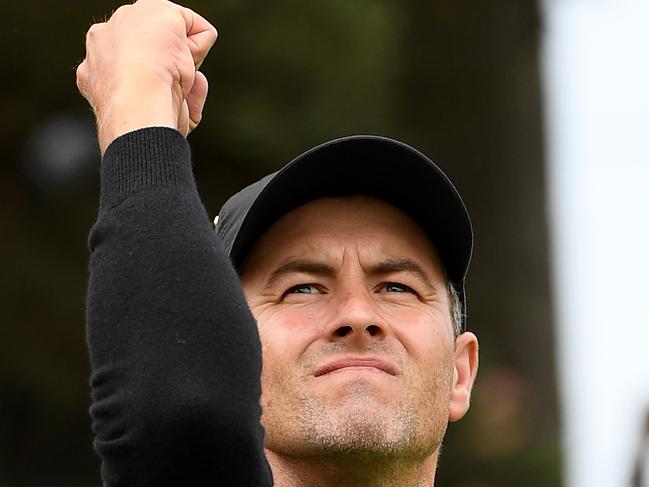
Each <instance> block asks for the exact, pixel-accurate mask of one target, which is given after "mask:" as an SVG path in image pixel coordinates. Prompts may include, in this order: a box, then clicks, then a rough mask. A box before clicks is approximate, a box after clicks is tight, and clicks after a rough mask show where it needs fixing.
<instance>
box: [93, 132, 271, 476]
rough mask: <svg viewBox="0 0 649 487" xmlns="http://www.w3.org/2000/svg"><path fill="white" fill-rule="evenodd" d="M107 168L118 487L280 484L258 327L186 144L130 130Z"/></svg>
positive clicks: (103, 429) (100, 293) (101, 325)
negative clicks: (265, 427) (266, 440)
mask: <svg viewBox="0 0 649 487" xmlns="http://www.w3.org/2000/svg"><path fill="white" fill-rule="evenodd" d="M101 172H102V182H101V202H100V212H99V217H98V220H97V223H96V225H95V226H94V228H93V230H92V234H91V237H90V249H91V258H90V283H89V290H88V311H87V312H88V316H87V318H88V341H89V347H90V352H91V362H92V369H93V375H92V397H93V404H92V407H91V414H92V417H93V428H94V431H95V434H96V441H95V444H96V448H97V451H98V452H99V454H100V455H101V457H102V460H103V468H102V470H103V475H104V481H105V483H106V485H138V486H147V485H157V486H160V485H192V484H205V483H207V482H209V481H212V482H215V483H218V482H219V481H223V479H227V480H228V484H229V485H264V484H269V482H270V480H269V479H270V474H269V473H268V470H267V466H266V462H265V459H264V458H263V438H262V431H261V426H260V425H259V417H260V410H259V395H260V384H259V381H260V379H259V376H260V367H261V358H260V349H259V348H260V347H259V338H258V335H257V330H256V325H255V323H254V320H253V318H252V316H251V314H250V312H249V310H248V307H247V305H246V302H245V299H244V296H243V294H242V291H241V287H240V285H239V281H238V278H237V276H236V274H235V272H234V270H233V269H232V267H231V265H230V263H229V259H228V257H227V256H226V255H225V253H224V252H223V250H222V248H221V246H220V242H219V241H218V239H217V238H216V236H215V235H214V233H213V231H212V229H211V225H210V223H209V220H208V218H207V215H206V213H205V211H204V208H203V206H202V204H201V202H200V199H199V196H198V193H197V191H196V187H195V183H194V180H193V176H192V171H191V162H190V156H189V148H188V146H187V144H186V141H185V140H184V138H183V137H182V136H181V135H180V134H179V133H178V132H176V131H173V130H171V129H164V128H156V129H145V130H141V131H137V132H133V133H130V134H127V135H125V136H123V137H121V138H119V139H117V140H116V141H115V142H114V143H113V144H112V145H111V147H110V148H109V149H108V151H107V152H106V155H105V158H104V161H103V163H102V171H101Z"/></svg>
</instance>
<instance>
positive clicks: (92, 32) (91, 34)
mask: <svg viewBox="0 0 649 487" xmlns="http://www.w3.org/2000/svg"><path fill="white" fill-rule="evenodd" d="M103 25H104V24H92V25H91V26H90V28H89V29H88V32H86V44H89V43H91V42H93V41H94V40H95V39H96V38H97V36H98V35H99V33H100V32H101V30H102V26H103Z"/></svg>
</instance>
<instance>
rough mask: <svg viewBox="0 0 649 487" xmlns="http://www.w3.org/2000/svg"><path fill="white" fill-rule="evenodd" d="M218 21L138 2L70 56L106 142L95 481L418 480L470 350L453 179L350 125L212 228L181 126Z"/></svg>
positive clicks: (202, 94) (465, 240) (462, 401)
mask: <svg viewBox="0 0 649 487" xmlns="http://www.w3.org/2000/svg"><path fill="white" fill-rule="evenodd" d="M215 39H216V31H215V30H214V28H213V27H212V26H211V25H210V24H209V23H208V22H207V21H206V20H205V19H203V18H201V17H200V16H198V15H197V14H195V13H194V12H192V11H191V10H188V9H186V8H183V7H180V6H178V5H175V4H172V3H170V2H167V1H165V0H140V1H138V2H137V3H135V4H133V5H130V6H126V7H121V8H120V9H118V10H117V11H116V12H115V13H114V14H113V16H112V17H111V19H110V20H109V21H108V22H106V23H103V24H96V25H94V26H92V27H91V29H90V30H89V32H88V37H87V44H86V45H87V53H86V59H85V60H84V62H83V63H82V64H81V65H80V66H79V68H78V70H77V83H78V86H79V88H80V90H81V92H82V93H83V94H84V96H85V97H86V98H87V99H88V101H89V102H90V104H91V105H92V107H93V109H94V110H95V113H96V116H97V130H98V136H99V143H100V149H101V152H102V154H103V161H102V168H101V173H102V177H101V197H100V211H99V216H98V220H97V223H96V225H95V226H94V228H93V231H92V234H91V237H90V248H91V252H92V255H91V261H90V284H89V292H88V340H89V345H90V351H91V361H92V367H93V376H92V396H93V404H92V407H91V414H92V417H93V421H94V422H93V428H94V431H95V435H96V440H95V447H96V449H97V451H98V452H99V454H100V455H101V457H102V475H103V479H104V483H105V485H108V486H113V485H114V486H118V485H119V486H121V485H134V486H147V485H157V486H160V485H234V486H245V485H251V486H261V485H276V486H297V485H300V486H302V485H304V486H329V485H337V486H347V485H349V486H352V485H353V486H359V485H364V486H386V485H395V486H423V485H426V486H430V485H432V484H433V483H434V478H435V471H436V465H437V459H438V456H439V452H440V446H441V442H442V438H443V436H444V433H445V430H446V426H447V423H448V421H449V420H451V421H455V420H458V419H460V418H461V417H462V416H463V415H464V414H465V413H466V411H467V409H468V406H469V397H470V392H471V388H472V385H473V381H474V379H475V375H476V372H477V366H478V345H477V339H476V338H475V336H474V335H473V334H472V333H470V332H466V331H465V329H464V322H463V319H464V317H463V306H464V291H463V285H464V277H465V273H466V269H467V266H468V262H469V258H470V253H471V245H472V237H471V228H470V223H469V220H468V215H467V214H466V210H465V208H464V206H463V204H462V202H461V200H460V198H459V195H458V194H457V192H456V191H455V189H454V188H453V187H452V185H451V183H450V182H449V181H448V180H447V179H446V177H445V176H444V175H443V173H442V172H441V171H440V170H439V169H438V168H437V167H436V166H435V165H434V164H432V163H431V162H430V161H429V160H428V159H427V158H426V157H425V156H423V155H422V154H421V153H419V152H417V151H415V150H414V149H412V148H410V147H408V146H406V145H404V144H401V143H398V142H395V141H392V140H389V139H384V138H380V137H350V138H345V139H339V140H336V141H332V142H330V143H327V144H323V145H322V146H319V147H317V148H314V149H312V150H311V151H308V152H306V153H305V154H303V155H302V156H300V157H298V158H297V159H295V160H293V161H292V162H291V163H289V164H288V165H287V166H285V167H284V168H283V169H282V170H281V171H280V172H278V173H276V174H273V175H270V176H267V177H266V178H264V179H262V180H261V181H259V182H258V183H255V184H254V185H251V186H249V187H248V188H245V189H244V190H242V191H241V192H239V193H237V194H236V195H235V196H234V197H232V198H231V199H230V200H229V201H228V202H227V203H226V205H225V206H224V208H223V209H222V211H221V212H220V216H219V218H218V222H217V232H218V235H219V237H220V238H216V237H215V236H214V234H213V233H212V232H213V230H212V229H211V226H210V225H209V223H208V220H207V217H206V214H205V211H204V209H203V207H202V205H201V202H200V199H199V197H198V193H197V191H196V186H195V183H194V180H193V175H192V172H191V160H190V154H189V148H188V146H187V143H186V141H185V139H184V137H183V136H185V135H187V133H188V132H189V131H191V130H192V129H193V128H195V127H196V126H197V125H198V123H199V122H200V118H201V111H202V107H203V104H204V102H205V98H206V96H207V80H206V79H205V77H204V76H203V75H202V74H201V73H200V71H198V69H199V67H200V65H201V63H202V61H203V59H204V58H205V56H206V55H207V52H208V50H209V49H210V47H211V45H212V44H213V42H214V41H215ZM232 264H234V268H233V267H232ZM235 269H236V272H238V275H237V273H236V272H235ZM239 278H240V280H239ZM260 345H261V347H260ZM262 355H263V370H262V367H261V363H262V361H261V357H262ZM260 406H261V407H260ZM262 425H263V430H262Z"/></svg>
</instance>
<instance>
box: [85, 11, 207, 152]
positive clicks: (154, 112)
mask: <svg viewBox="0 0 649 487" xmlns="http://www.w3.org/2000/svg"><path fill="white" fill-rule="evenodd" d="M216 35H217V34H216V29H215V28H214V27H213V26H212V25H211V24H210V23H209V22H208V21H207V20H205V19H204V18H203V17H201V16H200V15H198V14H196V13H195V12H193V11H192V10H190V9H188V8H184V7H181V6H180V5H176V4H174V3H171V2H169V1H167V0H139V1H137V2H136V3H134V4H133V5H125V6H122V7H120V8H119V9H117V10H116V11H115V13H114V14H113V15H112V16H111V18H110V20H108V22H103V23H98V24H94V25H92V26H91V27H90V29H89V30H88V33H87V36H86V58H85V59H84V60H83V62H82V63H81V64H80V65H79V67H78V68H77V86H78V87H79V91H80V92H81V94H82V95H83V96H84V97H85V98H86V99H87V100H88V102H89V103H90V105H91V106H92V108H93V110H94V112H95V116H96V118H97V134H98V137H99V147H100V150H101V153H102V154H103V153H104V151H105V150H106V148H107V147H108V145H109V144H110V143H111V142H112V141H113V140H115V139H116V138H117V137H119V136H120V135H123V134H125V133H127V132H130V131H132V130H136V129H139V128H144V127H152V126H165V127H171V128H174V129H177V130H179V131H180V132H181V133H182V134H183V135H187V134H188V133H189V132H191V131H192V130H193V129H194V128H196V126H197V125H198V124H199V122H200V120H201V114H202V110H203V105H204V104H205V99H206V98H207V79H206V78H205V76H204V75H203V74H202V73H201V72H200V71H198V69H199V68H200V66H201V63H202V62H203V60H204V59H205V56H207V53H208V52H209V50H210V48H211V47H212V45H213V44H214V42H215V41H216Z"/></svg>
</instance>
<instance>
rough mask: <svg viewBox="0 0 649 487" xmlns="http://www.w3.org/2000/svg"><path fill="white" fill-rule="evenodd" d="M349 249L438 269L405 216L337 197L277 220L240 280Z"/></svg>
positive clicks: (372, 201) (428, 245) (372, 202)
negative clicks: (281, 265)
mask: <svg viewBox="0 0 649 487" xmlns="http://www.w3.org/2000/svg"><path fill="white" fill-rule="evenodd" d="M350 248H355V249H356V250H357V251H358V252H360V253H365V254H367V253H369V254H380V255H381V256H382V257H395V258H396V257H409V258H416V259H418V260H423V261H426V262H427V263H429V264H430V265H433V266H435V267H439V259H438V257H437V252H436V250H435V248H434V246H433V244H432V242H431V241H430V239H429V238H428V237H427V236H426V234H425V233H424V232H423V230H422V229H421V228H420V227H419V225H418V224H417V223H416V222H415V221H414V220H413V219H412V218H410V217H409V216H408V215H406V214H405V213H403V212H402V211H401V210H399V209H398V208H396V207H394V206H392V205H390V204H389V203H386V202H385V201H382V200H379V199H376V198H371V197H367V196H341V197H327V198H320V199H317V200H314V201H311V202H309V203H307V204H305V205H303V206H300V207H299V208H297V209H295V210H293V211H291V212H289V213H287V214H286V215H284V216H283V217H281V218H280V219H279V220H277V221H276V222H275V223H274V224H273V225H272V226H271V227H270V228H269V229H268V230H266V232H265V233H264V234H263V235H262V236H261V237H260V238H259V239H258V241H257V242H256V243H255V245H254V246H253V248H252V249H251V251H250V253H249V255H248V258H247V259H246V263H245V264H244V266H243V269H242V271H243V272H242V274H244V273H245V272H246V270H247V269H249V268H250V266H251V265H254V266H255V267H256V268H257V269H258V268H259V266H262V267H264V266H265V265H273V264H276V263H279V261H282V260H283V259H287V258H291V257H296V256H313V254H317V255H318V256H320V257H325V258H327V257H331V258H336V257H339V256H340V255H342V253H343V252H344V251H345V250H349V249H350ZM305 254H306V255H305Z"/></svg>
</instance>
